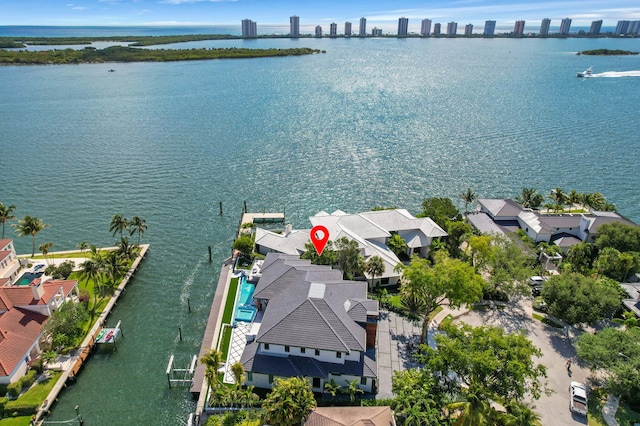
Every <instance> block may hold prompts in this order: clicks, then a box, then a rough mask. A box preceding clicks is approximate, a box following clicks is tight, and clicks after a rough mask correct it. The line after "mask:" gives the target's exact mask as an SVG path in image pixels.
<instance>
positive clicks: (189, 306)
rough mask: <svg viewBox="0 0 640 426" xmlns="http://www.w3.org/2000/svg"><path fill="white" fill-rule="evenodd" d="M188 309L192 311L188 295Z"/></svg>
mask: <svg viewBox="0 0 640 426" xmlns="http://www.w3.org/2000/svg"><path fill="white" fill-rule="evenodd" d="M187 309H189V312H191V302H190V301H189V298H188V297H187Z"/></svg>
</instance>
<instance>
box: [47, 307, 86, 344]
mask: <svg viewBox="0 0 640 426" xmlns="http://www.w3.org/2000/svg"><path fill="white" fill-rule="evenodd" d="M88 318H89V313H88V312H87V309H86V307H85V305H84V304H83V303H73V302H66V303H63V304H62V306H60V307H59V308H58V309H57V310H56V311H55V312H53V314H51V317H50V318H49V321H47V324H46V325H45V327H44V334H45V335H48V336H50V337H51V346H52V347H53V348H59V347H68V346H71V345H73V343H74V341H75V339H77V338H79V337H81V336H82V335H83V325H84V322H85V321H86V320H87V319H88Z"/></svg>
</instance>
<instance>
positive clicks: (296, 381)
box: [262, 377, 317, 426]
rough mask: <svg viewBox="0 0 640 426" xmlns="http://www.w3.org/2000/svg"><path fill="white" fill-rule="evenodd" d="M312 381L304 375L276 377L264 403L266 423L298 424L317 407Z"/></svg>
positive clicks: (293, 425) (263, 409) (291, 425)
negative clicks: (285, 377) (286, 377)
mask: <svg viewBox="0 0 640 426" xmlns="http://www.w3.org/2000/svg"><path fill="white" fill-rule="evenodd" d="M316 405H317V404H316V400H315V399H314V397H313V391H312V390H311V383H309V382H308V381H307V379H305V378H303V377H290V378H288V379H282V378H276V379H275V380H274V382H273V387H272V389H271V392H270V393H269V394H268V395H267V396H266V398H265V400H264V402H263V403H262V412H263V416H264V420H265V422H266V423H268V424H271V425H279V426H298V425H300V423H301V422H302V421H303V420H304V419H306V418H307V416H308V415H309V413H311V410H313V409H314V408H315V407H316Z"/></svg>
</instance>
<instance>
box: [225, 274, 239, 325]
mask: <svg viewBox="0 0 640 426" xmlns="http://www.w3.org/2000/svg"><path fill="white" fill-rule="evenodd" d="M238 282H239V279H238V278H231V282H230V283H229V293H228V294H227V300H226V302H225V304H224V314H222V323H223V324H230V323H231V318H232V317H233V307H234V304H235V301H236V292H237V291H238Z"/></svg>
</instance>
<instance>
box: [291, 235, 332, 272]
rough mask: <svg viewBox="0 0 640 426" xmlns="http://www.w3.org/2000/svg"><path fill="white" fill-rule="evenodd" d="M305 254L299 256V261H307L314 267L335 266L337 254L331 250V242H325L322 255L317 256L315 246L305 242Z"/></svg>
mask: <svg viewBox="0 0 640 426" xmlns="http://www.w3.org/2000/svg"><path fill="white" fill-rule="evenodd" d="M304 250H305V252H304V253H302V254H301V255H300V259H309V260H310V261H311V263H313V264H314V265H330V266H333V265H335V264H336V259H337V254H336V251H335V250H334V249H333V242H332V241H331V240H329V241H327V245H326V246H325V247H324V250H322V254H321V255H320V256H318V252H317V251H316V248H315V246H314V245H313V243H312V242H311V241H307V242H306V243H305V245H304Z"/></svg>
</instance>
